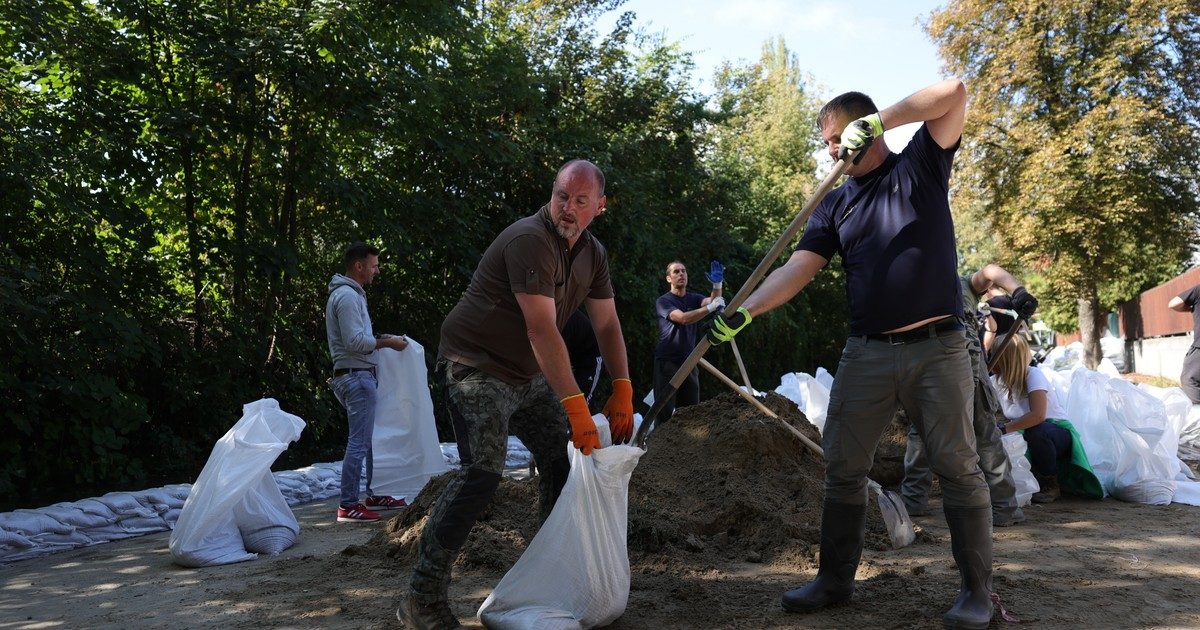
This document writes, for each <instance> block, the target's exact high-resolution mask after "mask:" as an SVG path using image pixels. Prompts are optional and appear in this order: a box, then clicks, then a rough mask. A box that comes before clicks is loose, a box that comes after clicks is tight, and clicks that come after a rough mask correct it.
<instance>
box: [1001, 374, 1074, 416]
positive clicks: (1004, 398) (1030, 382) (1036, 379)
mask: <svg viewBox="0 0 1200 630" xmlns="http://www.w3.org/2000/svg"><path fill="white" fill-rule="evenodd" d="M992 385H995V386H996V394H997V395H998V396H999V397H1000V407H1001V409H1003V410H1004V417H1005V418H1007V419H1008V420H1009V421H1010V422H1011V421H1013V420H1016V419H1018V418H1020V417H1021V416H1024V415H1025V414H1027V413H1029V392H1033V391H1037V390H1041V391H1044V392H1046V417H1047V418H1066V417H1067V412H1066V411H1065V410H1064V409H1063V408H1062V405H1061V404H1060V403H1059V402H1058V398H1057V397H1056V396H1055V395H1054V390H1052V389H1051V388H1050V380H1049V379H1047V378H1046V375H1045V374H1042V371H1041V370H1039V369H1037V368H1034V367H1030V368H1026V370H1025V389H1026V392H1025V395H1024V396H1021V397H1020V398H1019V399H1017V400H1015V401H1014V400H1013V399H1012V398H1009V396H1008V389H1007V388H1006V387H1005V386H1004V383H1003V382H1002V381H1001V380H1000V377H999V376H996V375H995V374H993V375H992Z"/></svg>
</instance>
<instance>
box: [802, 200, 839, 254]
mask: <svg viewBox="0 0 1200 630" xmlns="http://www.w3.org/2000/svg"><path fill="white" fill-rule="evenodd" d="M830 197H832V195H830V196H827V197H826V198H825V201H823V202H821V204H820V205H819V206H817V209H816V210H814V211H813V214H812V216H811V217H809V218H808V224H807V225H806V226H805V227H804V236H801V237H800V243H799V244H797V245H796V251H800V250H805V251H810V252H812V253H814V254H816V255H818V256H820V257H821V258H824V259H825V260H831V259H833V255H834V254H836V253H838V251H840V249H841V239H839V238H838V233H837V228H836V227H835V226H834V225H833V221H831V220H830V218H829V217H830V208H831V207H832V204H831V203H829V199H830Z"/></svg>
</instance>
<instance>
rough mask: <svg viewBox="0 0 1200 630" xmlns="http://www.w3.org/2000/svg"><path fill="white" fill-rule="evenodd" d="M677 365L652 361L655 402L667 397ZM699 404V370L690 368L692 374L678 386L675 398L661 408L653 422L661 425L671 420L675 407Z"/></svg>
mask: <svg viewBox="0 0 1200 630" xmlns="http://www.w3.org/2000/svg"><path fill="white" fill-rule="evenodd" d="M679 366H680V364H679V363H675V362H674V361H671V360H668V359H655V360H654V400H655V402H657V401H659V400H662V399H663V398H666V397H667V392H668V391H670V389H671V377H673V376H675V372H678V371H679ZM699 403H700V368H698V367H697V368H692V373H691V374H689V375H688V377H687V378H686V379H684V380H683V383H682V384H681V385H680V386H679V391H677V392H676V393H675V398H673V399H672V400H671V401H670V402H668V403H667V404H666V406H664V407H663V408H662V411H660V412H659V413H658V418H657V419H656V420H655V421H654V424H655V425H659V424H662V423H664V422H666V421H667V420H670V419H671V416H673V415H674V414H675V408H676V407H687V406H688V405H696V404H699Z"/></svg>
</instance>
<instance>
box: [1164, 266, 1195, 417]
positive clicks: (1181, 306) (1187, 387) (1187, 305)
mask: <svg viewBox="0 0 1200 630" xmlns="http://www.w3.org/2000/svg"><path fill="white" fill-rule="evenodd" d="M1197 302H1200V284H1198V285H1196V286H1194V287H1192V288H1190V289H1188V290H1187V291H1184V292H1183V293H1180V294H1179V295H1176V296H1175V297H1173V298H1171V301H1170V302H1167V308H1169V309H1171V310H1173V311H1179V312H1181V313H1191V314H1192V347H1190V348H1188V351H1187V354H1186V355H1184V357H1183V371H1182V372H1180V373H1179V386H1180V387H1181V388H1183V393H1184V394H1186V395H1187V397H1188V400H1190V401H1192V404H1193V405H1200V311H1197V310H1196V303H1197Z"/></svg>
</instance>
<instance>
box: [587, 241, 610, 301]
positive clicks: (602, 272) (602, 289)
mask: <svg viewBox="0 0 1200 630" xmlns="http://www.w3.org/2000/svg"><path fill="white" fill-rule="evenodd" d="M593 242H595V241H593ZM595 246H596V260H595V262H594V264H593V268H594V269H595V272H594V273H593V274H592V283H591V285H590V286H589V287H588V294H587V296H588V298H590V299H593V300H607V299H609V298H612V297H615V296H616V292H615V291H613V286H612V278H611V277H610V276H609V273H608V253H607V252H606V251H605V250H604V247H603V246H602V245H600V243H598V242H595Z"/></svg>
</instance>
